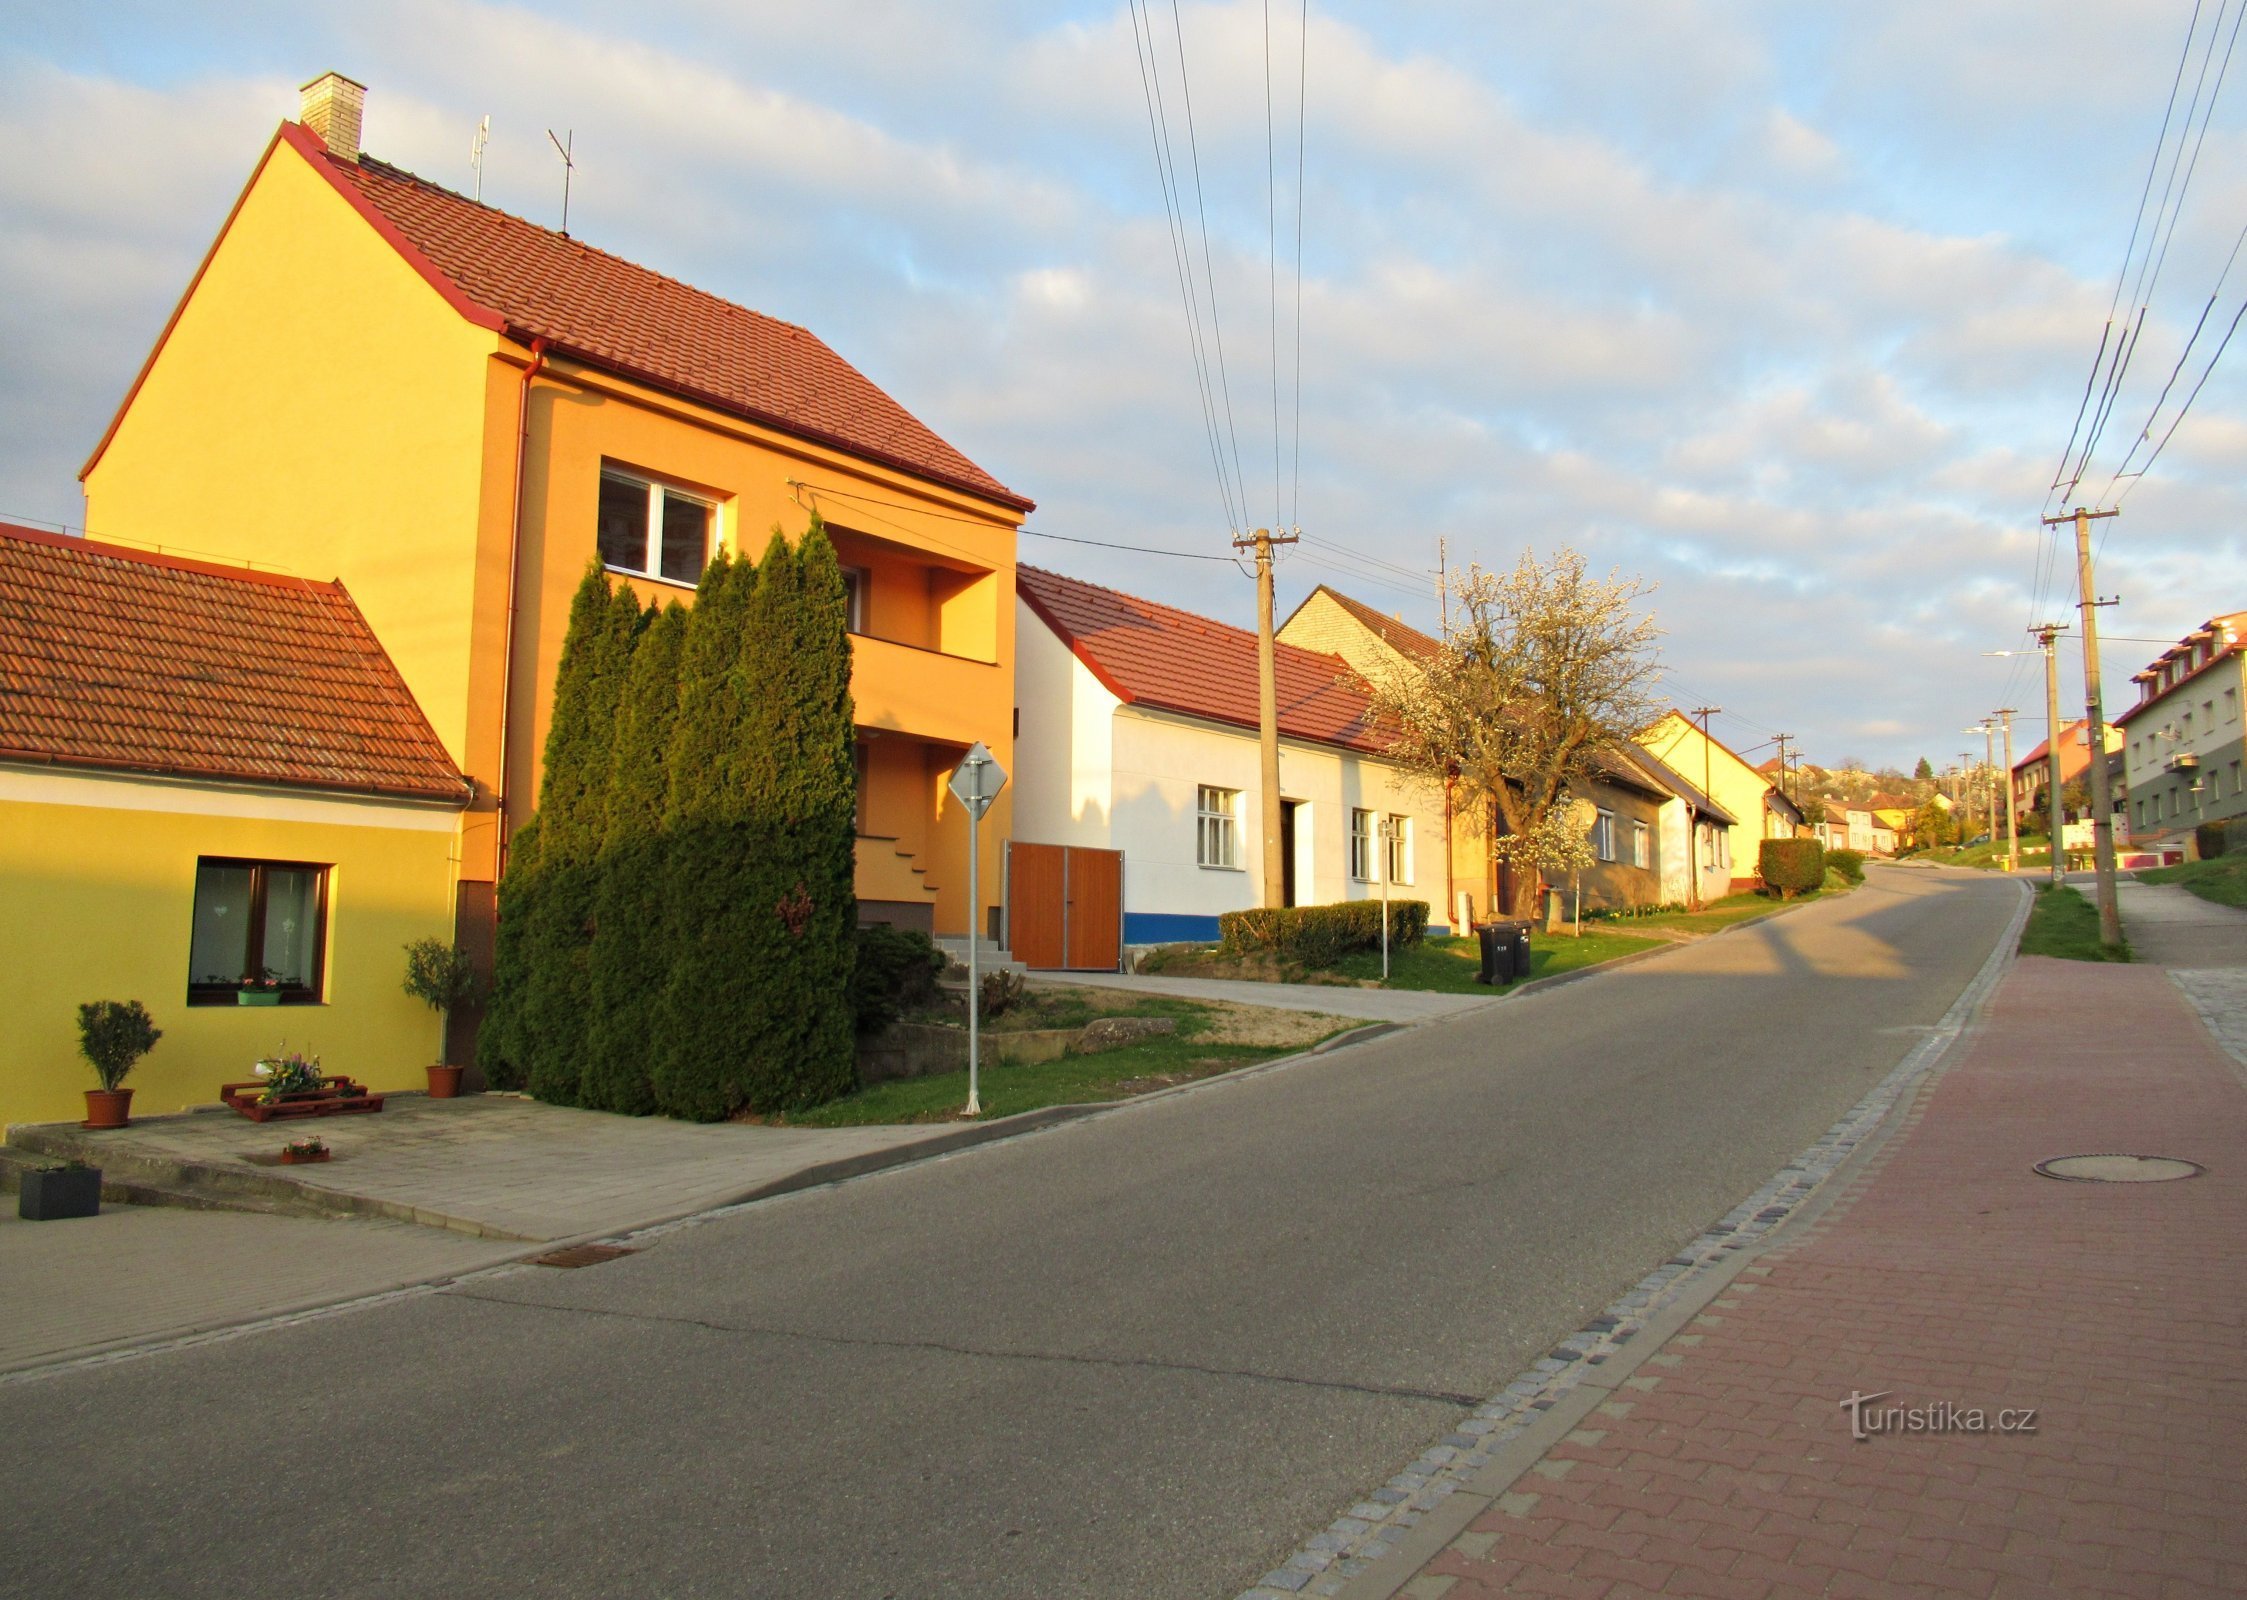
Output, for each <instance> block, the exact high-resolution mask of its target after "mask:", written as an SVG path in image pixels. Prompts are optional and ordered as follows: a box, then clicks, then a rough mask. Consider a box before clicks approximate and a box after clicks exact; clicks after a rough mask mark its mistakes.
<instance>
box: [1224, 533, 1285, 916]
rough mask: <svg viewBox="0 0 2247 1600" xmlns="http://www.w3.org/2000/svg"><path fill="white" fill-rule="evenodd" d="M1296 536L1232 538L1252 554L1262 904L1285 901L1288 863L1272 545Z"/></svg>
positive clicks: (1266, 535) (1252, 535)
mask: <svg viewBox="0 0 2247 1600" xmlns="http://www.w3.org/2000/svg"><path fill="white" fill-rule="evenodd" d="M1298 537H1300V535H1297V534H1293V533H1277V534H1276V533H1274V532H1272V530H1271V529H1269V528H1258V529H1257V530H1256V531H1255V532H1254V533H1252V534H1249V535H1248V536H1247V537H1246V538H1241V539H1235V540H1234V541H1233V548H1234V549H1235V550H1248V549H1254V550H1255V552H1256V730H1257V743H1258V746H1259V753H1260V754H1261V755H1262V756H1263V775H1262V776H1263V783H1262V787H1263V790H1264V796H1263V811H1264V904H1265V905H1267V906H1278V905H1281V904H1283V903H1284V902H1285V900H1286V898H1287V895H1286V884H1287V860H1286V856H1285V853H1284V852H1283V851H1282V849H1281V848H1280V714H1279V690H1278V688H1277V686H1276V684H1275V682H1274V680H1273V668H1272V546H1273V545H1275V544H1293V543H1294V542H1295V541H1296V539H1297V538H1298Z"/></svg>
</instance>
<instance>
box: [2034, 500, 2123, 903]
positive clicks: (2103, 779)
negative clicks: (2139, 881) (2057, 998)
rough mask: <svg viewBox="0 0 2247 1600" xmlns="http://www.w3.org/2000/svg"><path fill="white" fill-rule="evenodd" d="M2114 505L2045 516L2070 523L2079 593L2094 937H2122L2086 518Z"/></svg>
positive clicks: (2095, 600)
mask: <svg viewBox="0 0 2247 1600" xmlns="http://www.w3.org/2000/svg"><path fill="white" fill-rule="evenodd" d="M2115 515H2117V513H2115V512H2113V511H2086V510H2084V509H2083V508H2082V507H2081V506H2077V507H2076V508H2075V509H2074V510H2073V511H2071V512H2067V513H2064V514H2063V515H2060V516H2057V517H2046V518H2045V519H2044V521H2045V523H2046V525H2047V526H2049V525H2052V524H2056V523H2061V522H2073V523H2074V524H2075V585H2076V589H2077V591H2078V592H2079V594H2080V598H2079V599H2078V600H2077V601H2076V605H2075V608H2076V610H2078V611H2080V612H2082V613H2083V737H2084V742H2085V744H2087V745H2088V746H2089V747H2090V748H2089V754H2090V757H2091V860H2092V866H2093V867H2094V869H2095V870H2096V871H2097V873H2098V879H2099V942H2100V943H2101V944H2104V945H2107V946H2110V947H2111V946H2114V945H2118V944H2120V943H2121V942H2122V908H2121V907H2120V906H2119V905H2118V904H2117V903H2116V901H2115V894H2114V809H2113V805H2114V796H2113V793H2112V790H2111V788H2110V786H2109V784H2108V782H2107V717H2106V710H2105V707H2104V703H2103V697H2102V696H2101V694H2100V690H2099V607H2101V606H2111V605H2113V604H2114V602H2113V601H2112V600H2101V599H2100V598H2099V591H2098V588H2097V586H2096V585H2095V584H2094V583H2093V582H2092V578H2091V524H2092V523H2093V522H2096V521H2097V520H2098V519H2099V518H2101V517H2111V516H2115Z"/></svg>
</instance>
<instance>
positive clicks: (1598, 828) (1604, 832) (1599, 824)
mask: <svg viewBox="0 0 2247 1600" xmlns="http://www.w3.org/2000/svg"><path fill="white" fill-rule="evenodd" d="M1592 854H1593V855H1595V856H1597V857H1598V858H1599V859H1600V860H1602V861H1613V860H1614V859H1615V813H1614V812H1612V811H1610V810H1608V809H1607V807H1605V806H1599V807H1596V808H1595V809H1594V810H1593V812H1592Z"/></svg>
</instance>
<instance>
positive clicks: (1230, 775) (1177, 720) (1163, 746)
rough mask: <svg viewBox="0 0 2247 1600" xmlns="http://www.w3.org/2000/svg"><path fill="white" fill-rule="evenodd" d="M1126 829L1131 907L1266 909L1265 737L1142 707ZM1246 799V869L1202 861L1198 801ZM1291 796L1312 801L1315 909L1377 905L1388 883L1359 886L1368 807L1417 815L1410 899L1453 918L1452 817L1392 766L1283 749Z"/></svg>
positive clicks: (1307, 747) (1304, 873)
mask: <svg viewBox="0 0 2247 1600" xmlns="http://www.w3.org/2000/svg"><path fill="white" fill-rule="evenodd" d="M1113 782H1114V790H1113V793H1114V798H1115V828H1114V833H1113V840H1112V842H1113V843H1114V844H1115V845H1116V846H1117V847H1120V848H1121V849H1122V850H1123V851H1124V855H1125V868H1124V902H1125V909H1126V910H1127V911H1133V912H1161V913H1168V914H1172V915H1195V916H1215V915H1217V914H1218V913H1220V912H1224V911H1238V910H1242V909H1244V908H1246V907H1248V906H1252V905H1255V904H1257V903H1258V902H1259V900H1260V899H1261V895H1260V892H1259V876H1260V870H1261V866H1262V842H1261V841H1262V839H1263V814H1262V805H1261V801H1260V798H1259V794H1258V789H1259V786H1260V780H1259V774H1258V758H1257V743H1256V735H1255V734H1254V733H1253V732H1251V731H1250V730H1248V729H1245V728H1233V727H1229V726H1226V725H1223V724H1217V723H1207V722H1201V721H1198V720H1196V719H1193V718H1188V717H1181V716H1174V715H1171V714H1169V713H1165V712H1159V711H1149V710H1146V709H1143V708H1141V707H1137V706H1126V707H1122V708H1121V709H1119V710H1118V711H1117V712H1116V713H1115V768H1114V778H1113ZM1205 783H1206V784H1214V785H1216V786H1218V787H1220V788H1226V789H1235V790H1238V791H1240V802H1239V819H1240V827H1239V831H1238V834H1237V836H1236V837H1237V840H1238V849H1237V851H1236V859H1237V860H1238V862H1239V864H1240V865H1239V867H1238V868H1237V869H1225V868H1214V867H1203V866H1200V865H1198V864H1197V863H1196V861H1195V859H1194V858H1195V836H1196V826H1195V794H1196V790H1197V789H1198V788H1199V786H1200V785H1202V784H1205ZM1280 793H1281V795H1282V796H1283V797H1284V798H1286V799H1289V800H1297V801H1302V802H1305V805H1304V807H1303V809H1301V810H1299V811H1298V812H1297V823H1296V828H1297V858H1296V885H1297V891H1296V897H1297V899H1298V900H1299V901H1300V902H1302V903H1304V904H1324V903H1329V902H1333V901H1337V900H1355V899H1366V898H1376V897H1378V895H1379V893H1380V889H1379V886H1378V884H1374V883H1356V882H1353V881H1351V879H1350V876H1349V812H1350V810H1351V808H1352V807H1365V808H1368V809H1371V810H1375V811H1380V812H1383V813H1388V812H1395V813H1397V814H1399V815H1406V816H1410V817H1411V818H1412V819H1413V823H1412V855H1413V863H1412V881H1411V883H1409V884H1402V883H1400V884H1396V885H1393V886H1392V888H1391V894H1392V896H1394V897H1395V898H1398V899H1420V900H1426V901H1428V903H1429V907H1430V913H1431V916H1432V918H1433V920H1435V921H1436V922H1439V923H1443V922H1447V921H1448V920H1449V918H1448V914H1447V912H1446V910H1445V908H1444V907H1443V906H1442V905H1441V904H1440V902H1441V900H1442V898H1443V808H1442V805H1441V802H1440V801H1434V800H1432V799H1431V797H1429V796H1426V795H1423V794H1421V793H1419V792H1418V791H1417V790H1416V789H1415V788H1413V787H1412V786H1411V785H1409V784H1408V783H1407V782H1406V781H1405V780H1404V779H1403V778H1402V777H1401V776H1400V775H1398V774H1397V773H1395V772H1394V771H1393V770H1392V769H1390V768H1389V767H1388V766H1387V765H1386V764H1385V763H1382V762H1378V761H1374V760H1370V759H1367V758H1365V757H1362V756H1358V755H1355V754H1353V753H1351V752H1348V751H1343V750H1337V749H1334V748H1332V747H1329V746H1324V745H1315V744H1308V743H1298V742H1295V741H1291V740H1283V741H1282V742H1281V745H1280Z"/></svg>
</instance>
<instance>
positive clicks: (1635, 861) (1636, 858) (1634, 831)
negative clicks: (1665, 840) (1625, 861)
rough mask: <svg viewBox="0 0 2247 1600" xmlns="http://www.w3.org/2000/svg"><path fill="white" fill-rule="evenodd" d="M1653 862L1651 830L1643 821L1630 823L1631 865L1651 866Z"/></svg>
mask: <svg viewBox="0 0 2247 1600" xmlns="http://www.w3.org/2000/svg"><path fill="white" fill-rule="evenodd" d="M1653 864H1654V838H1653V830H1652V829H1650V828H1648V827H1647V825H1646V824H1645V823H1643V822H1638V821H1635V820H1634V821H1633V822H1632V823H1631V865H1632V866H1634V867H1651V866H1652V865H1653Z"/></svg>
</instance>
